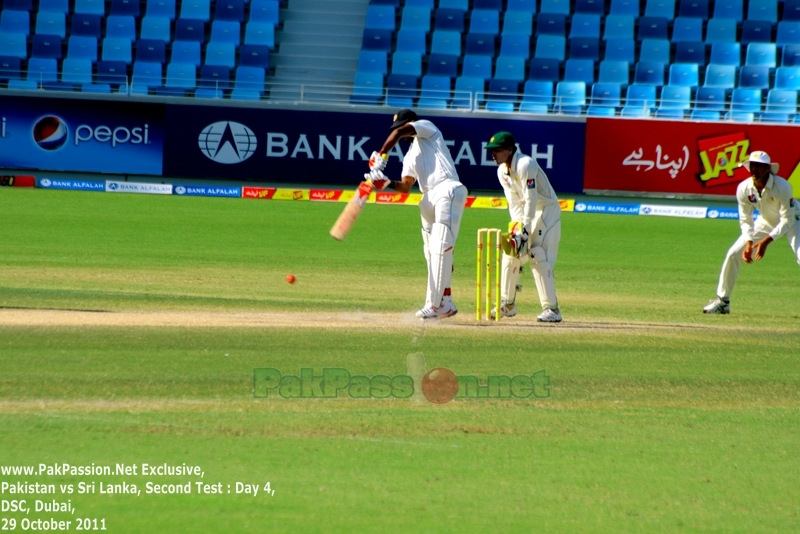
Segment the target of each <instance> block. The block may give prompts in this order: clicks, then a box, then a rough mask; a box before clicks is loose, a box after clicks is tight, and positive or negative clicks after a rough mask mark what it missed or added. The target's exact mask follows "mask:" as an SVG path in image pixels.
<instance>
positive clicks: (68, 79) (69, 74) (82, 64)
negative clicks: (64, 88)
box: [61, 58, 92, 85]
mask: <svg viewBox="0 0 800 534" xmlns="http://www.w3.org/2000/svg"><path fill="white" fill-rule="evenodd" d="M61 82H62V83H72V84H75V85H83V84H90V83H92V62H91V61H89V60H88V59H72V58H67V59H65V60H64V62H63V64H62V65H61Z"/></svg>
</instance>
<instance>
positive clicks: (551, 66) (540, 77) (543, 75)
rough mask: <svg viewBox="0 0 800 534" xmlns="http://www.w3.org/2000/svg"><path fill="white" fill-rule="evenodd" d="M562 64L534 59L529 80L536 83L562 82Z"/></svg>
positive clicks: (554, 60)
mask: <svg viewBox="0 0 800 534" xmlns="http://www.w3.org/2000/svg"><path fill="white" fill-rule="evenodd" d="M560 70H561V62H560V61H559V60H557V59H550V58H533V59H532V60H531V66H530V74H529V76H528V77H529V78H530V79H531V80H536V81H544V82H553V83H557V82H560V81H561V73H560Z"/></svg>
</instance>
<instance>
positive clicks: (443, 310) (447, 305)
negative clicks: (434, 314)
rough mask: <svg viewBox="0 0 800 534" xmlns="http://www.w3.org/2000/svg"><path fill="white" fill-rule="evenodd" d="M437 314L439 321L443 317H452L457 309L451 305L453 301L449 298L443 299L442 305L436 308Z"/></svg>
mask: <svg viewBox="0 0 800 534" xmlns="http://www.w3.org/2000/svg"><path fill="white" fill-rule="evenodd" d="M437 311H438V313H439V319H444V318H445V317H452V316H454V315H455V314H457V313H458V309H457V308H456V305H455V304H453V300H452V299H449V298H445V299H443V301H442V305H441V306H439V308H437Z"/></svg>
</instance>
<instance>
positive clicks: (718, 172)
mask: <svg viewBox="0 0 800 534" xmlns="http://www.w3.org/2000/svg"><path fill="white" fill-rule="evenodd" d="M697 145H698V149H699V150H700V162H701V163H702V165H703V173H702V174H701V175H700V180H701V181H702V182H703V185H705V186H706V187H715V186H718V185H726V184H730V183H733V182H740V181H742V180H744V179H746V178H747V177H748V176H749V175H750V173H749V172H748V171H747V169H745V168H739V163H741V162H742V161H745V160H746V159H747V155H748V154H749V150H750V140H749V139H747V136H746V135H745V134H744V133H736V134H731V135H723V136H720V137H711V138H708V139H701V140H699V141H698V142H697ZM723 173H724V176H723Z"/></svg>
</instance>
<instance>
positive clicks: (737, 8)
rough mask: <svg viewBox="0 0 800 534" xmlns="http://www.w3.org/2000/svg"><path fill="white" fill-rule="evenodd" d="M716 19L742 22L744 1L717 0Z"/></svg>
mask: <svg viewBox="0 0 800 534" xmlns="http://www.w3.org/2000/svg"><path fill="white" fill-rule="evenodd" d="M714 18H716V19H730V20H733V21H734V22H742V20H743V19H744V10H743V2H742V0H715V2H714Z"/></svg>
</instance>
